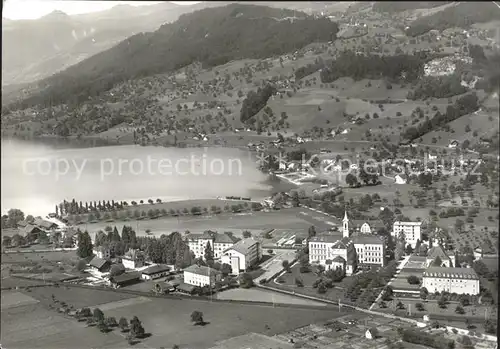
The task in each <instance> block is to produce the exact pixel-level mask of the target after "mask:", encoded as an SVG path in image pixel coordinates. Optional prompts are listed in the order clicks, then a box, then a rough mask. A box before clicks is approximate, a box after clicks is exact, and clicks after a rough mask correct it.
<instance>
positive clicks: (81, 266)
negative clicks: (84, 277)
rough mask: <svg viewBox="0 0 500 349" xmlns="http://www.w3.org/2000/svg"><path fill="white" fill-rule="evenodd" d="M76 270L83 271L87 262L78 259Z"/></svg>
mask: <svg viewBox="0 0 500 349" xmlns="http://www.w3.org/2000/svg"><path fill="white" fill-rule="evenodd" d="M75 268H76V270H78V271H83V270H85V268H87V262H86V261H85V259H80V260H79V261H78V262H77V263H76V267H75Z"/></svg>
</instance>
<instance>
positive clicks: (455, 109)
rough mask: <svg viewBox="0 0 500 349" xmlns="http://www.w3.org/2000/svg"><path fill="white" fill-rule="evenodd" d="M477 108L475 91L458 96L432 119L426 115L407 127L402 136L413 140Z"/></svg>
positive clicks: (477, 101)
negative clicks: (419, 121) (422, 119)
mask: <svg viewBox="0 0 500 349" xmlns="http://www.w3.org/2000/svg"><path fill="white" fill-rule="evenodd" d="M478 108H479V99H478V97H477V94H476V93H475V92H472V93H470V94H467V95H465V96H462V97H460V98H458V99H457V100H456V101H455V103H454V104H453V105H448V107H447V108H446V112H445V113H444V114H441V113H440V112H439V111H437V112H436V114H435V115H434V117H433V118H432V119H429V118H428V117H426V118H425V121H424V122H423V123H422V124H420V125H418V126H417V127H414V126H412V127H410V128H408V129H407V130H406V131H405V132H404V133H403V134H402V138H403V139H406V140H408V141H413V140H415V139H417V138H419V137H422V136H423V135H425V134H426V133H429V132H431V131H433V130H435V129H438V128H440V127H443V126H444V125H446V124H447V123H449V122H451V121H453V120H456V119H458V118H459V117H461V116H464V115H467V114H470V113H472V112H474V111H476V110H477V109H478Z"/></svg>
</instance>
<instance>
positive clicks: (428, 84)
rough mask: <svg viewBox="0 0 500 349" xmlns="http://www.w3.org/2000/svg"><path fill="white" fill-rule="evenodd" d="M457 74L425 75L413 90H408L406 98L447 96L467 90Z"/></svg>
mask: <svg viewBox="0 0 500 349" xmlns="http://www.w3.org/2000/svg"><path fill="white" fill-rule="evenodd" d="M461 82H462V79H461V77H460V76H459V75H458V74H452V75H449V76H437V77H434V76H426V77H424V78H422V79H421V80H420V81H419V82H418V84H417V86H416V87H415V89H414V90H413V91H409V92H408V96H407V98H408V99H412V100H417V99H424V100H425V99H428V98H448V97H452V96H456V95H461V94H463V93H465V92H467V88H466V87H464V86H462V84H461Z"/></svg>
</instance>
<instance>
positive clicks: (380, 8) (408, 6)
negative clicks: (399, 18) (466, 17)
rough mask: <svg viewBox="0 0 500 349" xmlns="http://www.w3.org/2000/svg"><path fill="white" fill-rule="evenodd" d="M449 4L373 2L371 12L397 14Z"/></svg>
mask: <svg viewBox="0 0 500 349" xmlns="http://www.w3.org/2000/svg"><path fill="white" fill-rule="evenodd" d="M450 2H451V1H414V2H413V1H401V2H399V1H383V2H375V4H373V10H374V11H376V12H383V13H397V12H403V11H408V10H416V9H422V8H434V7H438V6H443V5H446V4H448V3H450Z"/></svg>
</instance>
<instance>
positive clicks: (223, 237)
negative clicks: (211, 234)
mask: <svg viewBox="0 0 500 349" xmlns="http://www.w3.org/2000/svg"><path fill="white" fill-rule="evenodd" d="M240 240H241V239H239V238H237V237H236V236H233V235H231V234H228V233H222V234H219V233H217V234H216V235H215V240H214V242H215V243H218V244H235V243H237V242H238V241H240Z"/></svg>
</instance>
